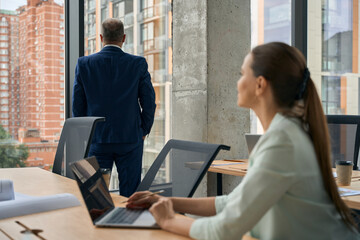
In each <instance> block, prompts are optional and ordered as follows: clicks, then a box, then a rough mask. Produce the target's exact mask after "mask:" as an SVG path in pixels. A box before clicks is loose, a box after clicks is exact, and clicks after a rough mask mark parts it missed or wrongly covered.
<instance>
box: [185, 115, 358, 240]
mask: <svg viewBox="0 0 360 240" xmlns="http://www.w3.org/2000/svg"><path fill="white" fill-rule="evenodd" d="M215 207H216V215H215V216H212V217H204V218H200V219H197V220H195V221H194V222H193V224H192V226H191V229H190V236H191V237H192V238H195V239H241V237H242V236H243V235H244V234H245V233H247V232H250V234H251V236H253V237H256V238H259V239H265V240H266V239H279V240H281V239H301V240H304V239H317V240H319V239H324V240H325V239H326V240H331V239H334V240H335V239H336V240H338V239H342V240H347V239H349V240H350V239H351V240H354V239H360V237H359V235H358V234H355V233H353V232H352V231H350V230H349V228H347V227H346V225H345V224H344V222H343V221H342V220H341V218H340V215H339V214H338V212H337V211H336V209H335V206H334V205H333V203H332V202H331V201H330V199H329V197H328V195H327V193H326V192H325V190H324V187H323V182H322V179H321V174H320V169H319V166H318V164H317V160H316V154H315V150H314V146H313V144H312V142H311V140H310V138H309V136H308V134H307V133H306V132H305V131H304V130H303V129H302V127H301V123H300V121H299V120H298V119H294V118H287V117H284V116H283V115H281V114H276V115H275V117H274V119H273V120H272V122H271V124H270V126H269V128H268V130H267V132H266V133H265V134H264V135H263V136H262V137H261V138H260V139H259V141H258V143H257V144H256V146H255V147H254V149H253V151H252V153H251V154H250V156H249V169H248V173H247V174H246V176H245V177H244V178H243V180H242V182H241V183H240V184H239V185H238V186H237V187H236V188H235V189H234V191H232V192H231V193H230V194H229V195H224V196H219V197H216V199H215Z"/></svg>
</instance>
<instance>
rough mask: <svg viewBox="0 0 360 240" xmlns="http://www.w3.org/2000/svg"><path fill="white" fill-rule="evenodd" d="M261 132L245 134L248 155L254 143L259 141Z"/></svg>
mask: <svg viewBox="0 0 360 240" xmlns="http://www.w3.org/2000/svg"><path fill="white" fill-rule="evenodd" d="M261 136H262V134H245V140H246V145H247V147H248V153H249V155H250V153H251V151H252V150H253V148H254V147H255V145H256V143H257V142H258V141H259V139H260V137H261Z"/></svg>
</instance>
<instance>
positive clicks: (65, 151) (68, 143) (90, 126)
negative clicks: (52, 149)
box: [52, 117, 105, 179]
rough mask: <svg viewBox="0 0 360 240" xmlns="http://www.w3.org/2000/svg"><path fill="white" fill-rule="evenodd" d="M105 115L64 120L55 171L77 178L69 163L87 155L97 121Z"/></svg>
mask: <svg viewBox="0 0 360 240" xmlns="http://www.w3.org/2000/svg"><path fill="white" fill-rule="evenodd" d="M100 121H105V118H104V117H76V118H68V119H66V120H65V122H64V126H63V129H62V131H61V135H60V140H59V144H58V147H57V150H56V154H55V160H54V165H53V169H52V170H53V173H57V174H60V175H63V176H66V177H69V178H72V179H75V176H74V174H73V173H72V171H71V169H70V167H69V164H70V163H72V162H74V161H78V160H80V159H83V158H85V157H87V155H88V153H89V148H90V144H91V139H92V135H93V133H94V130H95V125H96V123H98V122H100Z"/></svg>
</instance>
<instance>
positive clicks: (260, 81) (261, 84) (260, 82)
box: [255, 76, 268, 97]
mask: <svg viewBox="0 0 360 240" xmlns="http://www.w3.org/2000/svg"><path fill="white" fill-rule="evenodd" d="M267 88H268V81H267V80H266V79H265V78H264V77H263V76H259V77H257V78H256V86H255V95H256V96H257V97H258V96H261V95H263V94H264V93H265V92H266V90H267Z"/></svg>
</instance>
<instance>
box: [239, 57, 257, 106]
mask: <svg viewBox="0 0 360 240" xmlns="http://www.w3.org/2000/svg"><path fill="white" fill-rule="evenodd" d="M251 63H252V55H251V53H249V54H248V55H247V56H246V57H245V59H244V62H243V64H242V66H241V77H240V79H239V81H238V82H237V90H238V95H237V105H238V106H239V107H245V108H252V106H253V105H254V103H255V101H256V95H255V87H256V77H255V76H254V73H253V70H252V69H251Z"/></svg>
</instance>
